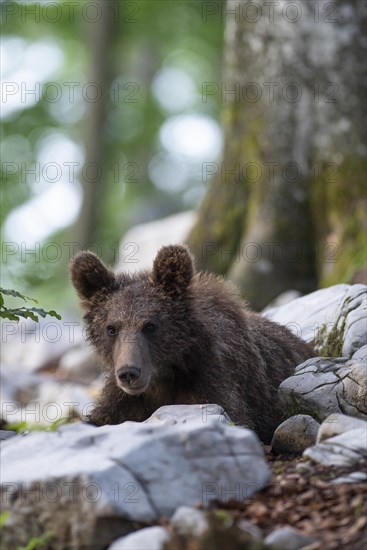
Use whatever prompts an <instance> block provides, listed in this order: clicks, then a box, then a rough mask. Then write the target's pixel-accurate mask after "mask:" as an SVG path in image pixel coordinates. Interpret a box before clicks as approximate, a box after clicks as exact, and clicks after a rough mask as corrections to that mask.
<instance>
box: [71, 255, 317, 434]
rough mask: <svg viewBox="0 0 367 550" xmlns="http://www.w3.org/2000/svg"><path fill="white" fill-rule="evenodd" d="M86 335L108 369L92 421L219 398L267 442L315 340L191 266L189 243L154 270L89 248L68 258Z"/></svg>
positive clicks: (160, 258)
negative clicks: (291, 379)
mask: <svg viewBox="0 0 367 550" xmlns="http://www.w3.org/2000/svg"><path fill="white" fill-rule="evenodd" d="M70 269H71V278H72V282H73V285H74V286H75V288H76V290H77V292H78V295H79V297H80V298H81V305H82V308H83V310H84V312H85V315H84V320H85V322H86V328H87V334H88V339H89V340H90V342H91V344H92V345H93V347H94V349H95V350H96V352H97V354H98V355H99V357H100V359H101V361H102V364H103V367H104V369H105V371H106V384H105V387H104V390H103V391H102V395H101V397H100V399H99V402H98V403H97V405H96V407H95V409H94V411H93V412H92V414H91V417H90V419H89V420H90V422H92V423H93V424H96V425H104V424H119V423H121V422H124V421H125V420H135V421H142V420H145V419H147V418H148V417H149V416H150V415H151V414H152V413H153V412H154V411H155V410H156V409H158V408H159V407H161V406H162V405H171V404H195V403H196V404H201V403H216V404H219V405H222V406H223V408H224V409H225V410H226V411H227V413H228V414H229V416H230V417H231V419H232V420H233V421H234V422H235V423H236V424H239V425H243V426H247V427H249V428H251V429H254V430H255V431H256V432H257V434H258V435H259V437H260V438H261V439H262V440H263V441H264V442H269V440H270V439H271V436H272V434H273V432H274V430H275V428H276V427H277V426H278V424H279V423H280V422H281V420H282V413H281V411H280V410H279V405H278V403H277V389H278V386H279V384H280V383H281V382H282V381H283V380H284V379H285V378H287V377H288V376H289V375H290V374H292V372H293V369H294V367H295V366H296V365H298V364H299V363H302V362H303V361H305V360H306V359H307V358H309V357H312V355H313V354H312V350H311V348H310V347H309V346H308V345H307V344H306V343H305V342H303V341H301V340H300V339H298V338H297V337H296V336H294V335H293V334H292V333H291V332H290V331H289V330H288V329H287V328H285V327H283V326H280V325H278V324H276V323H273V322H271V321H269V320H267V319H266V318H264V317H262V316H260V315H259V314H256V313H253V312H251V311H248V310H247V309H246V304H245V303H244V302H243V301H242V300H241V299H240V297H239V295H238V293H237V291H236V289H235V288H233V287H232V286H231V285H230V284H229V283H226V282H225V281H224V280H223V279H222V278H219V277H217V276H214V275H211V274H208V273H195V268H194V261H193V258H192V256H191V254H190V252H189V250H188V249H187V247H186V246H182V245H170V246H165V247H163V248H161V249H160V251H159V252H158V254H157V257H156V259H155V260H154V265H153V270H152V271H142V272H140V273H137V274H134V275H131V274H127V273H122V274H119V275H115V274H114V273H112V271H110V270H108V269H107V268H106V267H105V266H104V265H103V263H102V262H101V261H100V259H99V258H98V257H97V256H96V255H95V254H93V253H91V252H81V253H79V254H78V255H77V256H76V257H75V258H74V259H73V260H72V262H71V266H70Z"/></svg>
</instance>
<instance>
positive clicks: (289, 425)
mask: <svg viewBox="0 0 367 550" xmlns="http://www.w3.org/2000/svg"><path fill="white" fill-rule="evenodd" d="M319 427H320V424H319V423H318V422H316V420H314V419H313V418H312V416H308V415H305V414H297V415H295V416H291V417H290V418H288V419H287V420H285V421H284V422H282V424H280V426H278V428H277V429H276V430H275V432H274V435H273V439H272V442H271V447H272V451H273V452H275V453H277V454H299V455H300V454H302V453H303V451H304V450H305V449H307V447H310V446H311V445H314V444H315V443H316V437H317V432H318V429H319Z"/></svg>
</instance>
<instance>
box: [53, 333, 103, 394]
mask: <svg viewBox="0 0 367 550" xmlns="http://www.w3.org/2000/svg"><path fill="white" fill-rule="evenodd" d="M99 374H100V370H99V368H98V365H97V360H96V357H95V355H94V354H93V352H92V350H91V349H90V348H89V347H86V345H85V343H83V344H80V345H79V346H75V347H74V348H71V349H70V350H68V351H67V352H66V353H65V354H64V355H63V356H62V357H61V359H60V362H59V366H58V368H57V371H56V377H57V378H58V380H62V381H71V382H77V383H79V384H90V383H91V382H93V380H95V379H96V378H98V376H99Z"/></svg>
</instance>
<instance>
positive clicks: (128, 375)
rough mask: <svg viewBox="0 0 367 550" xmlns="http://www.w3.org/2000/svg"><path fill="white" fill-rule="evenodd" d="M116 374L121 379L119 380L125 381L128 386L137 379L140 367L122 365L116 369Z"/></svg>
mask: <svg viewBox="0 0 367 550" xmlns="http://www.w3.org/2000/svg"><path fill="white" fill-rule="evenodd" d="M116 375H117V377H118V378H119V380H121V382H124V383H127V384H129V386H130V385H131V384H133V383H134V382H136V381H137V380H139V378H140V375H141V369H140V368H139V367H132V366H129V365H125V366H124V367H121V368H120V369H118V371H117V372H116Z"/></svg>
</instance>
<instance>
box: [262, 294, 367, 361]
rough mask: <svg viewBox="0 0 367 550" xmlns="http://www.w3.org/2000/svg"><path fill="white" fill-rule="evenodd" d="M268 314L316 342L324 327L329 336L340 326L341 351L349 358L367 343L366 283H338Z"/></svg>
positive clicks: (269, 311)
mask: <svg viewBox="0 0 367 550" xmlns="http://www.w3.org/2000/svg"><path fill="white" fill-rule="evenodd" d="M264 315H265V316H266V317H268V318H269V319H271V320H272V321H275V322H277V323H280V324H281V325H286V326H287V327H288V328H289V329H290V330H292V332H294V333H295V334H297V335H298V336H299V337H300V338H303V340H305V341H306V342H312V341H313V340H314V339H315V338H316V336H317V335H318V334H319V333H320V330H321V331H322V332H323V336H324V338H325V339H326V337H327V335H328V334H330V332H331V331H332V330H333V329H335V326H337V327H338V330H339V331H340V338H341V342H338V346H339V347H340V348H341V353H340V355H342V356H345V357H348V358H349V357H351V356H352V355H353V354H354V353H355V352H356V351H357V350H358V349H360V348H361V347H362V346H365V345H366V344H367V323H366V315H367V286H366V285H360V284H357V285H344V284H340V285H334V286H331V287H329V288H324V289H321V290H317V291H316V292H312V293H311V294H308V295H306V296H302V297H301V298H297V299H296V300H293V301H292V302H290V303H287V304H285V305H283V306H280V307H277V308H273V309H270V310H267V311H265V312H264Z"/></svg>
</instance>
